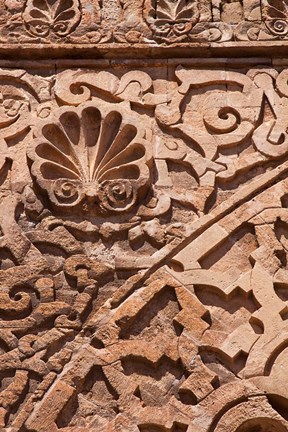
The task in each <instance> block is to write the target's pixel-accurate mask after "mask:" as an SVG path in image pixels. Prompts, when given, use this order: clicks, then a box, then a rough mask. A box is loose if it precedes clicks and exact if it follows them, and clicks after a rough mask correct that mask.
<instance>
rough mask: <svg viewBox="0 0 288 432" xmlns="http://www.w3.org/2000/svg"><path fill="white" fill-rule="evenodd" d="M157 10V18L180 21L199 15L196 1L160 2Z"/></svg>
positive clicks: (161, 0) (164, 0)
mask: <svg viewBox="0 0 288 432" xmlns="http://www.w3.org/2000/svg"><path fill="white" fill-rule="evenodd" d="M156 10H157V18H159V19H160V18H162V19H168V20H173V21H178V20H180V19H189V18H192V17H193V16H194V15H197V12H198V7H197V4H196V2H195V1H194V0H188V1H187V0H179V1H175V0H159V2H158V4H157V7H156Z"/></svg>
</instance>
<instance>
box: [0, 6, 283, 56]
mask: <svg viewBox="0 0 288 432" xmlns="http://www.w3.org/2000/svg"><path fill="white" fill-rule="evenodd" d="M1 7H2V9H3V10H2V12H1V17H2V18H1V22H0V40H1V43H2V44H4V46H3V49H4V48H5V47H6V48H7V49H13V46H14V45H17V44H19V43H21V44H22V45H23V46H24V47H27V49H28V48H29V47H30V49H31V48H33V47H34V48H35V49H36V51H37V47H38V48H39V44H40V45H42V44H44V46H49V47H51V48H57V47H63V49H65V50H66V51H67V49H68V46H70V47H71V46H74V47H77V46H78V47H82V46H84V47H90V48H94V49H95V48H96V47H97V48H98V49H99V50H100V52H101V53H103V52H104V51H103V50H104V48H105V46H106V47H107V46H109V50H110V51H109V53H108V54H107V52H106V53H105V55H110V56H111V57H113V55H115V56H116V55H117V52H118V51H119V50H120V51H121V47H123V49H124V48H125V47H130V48H131V49H132V48H133V47H137V49H140V50H142V52H143V55H144V56H145V55H147V48H148V47H149V49H151V48H165V47H166V48H167V47H169V46H171V47H172V48H173V47H174V46H175V44H177V46H178V48H179V49H180V48H181V46H183V47H186V48H187V47H188V48H189V47H192V48H193V47H194V48H195V47H197V49H201V47H202V48H203V52H204V51H205V49H206V50H207V48H209V47H210V48H211V49H217V47H219V48H224V49H225V48H228V47H230V48H233V47H234V46H235V44H236V46H237V44H238V45H239V46H241V47H242V46H243V45H244V46H245V47H246V49H253V47H254V48H255V47H259V49H260V47H261V46H262V45H263V43H265V44H266V45H267V44H268V47H270V46H271V47H275V46H278V45H279V42H281V43H283V44H284V45H285V43H286V42H285V41H286V39H287V37H288V36H287V35H288V25H287V23H288V11H287V2H286V0H277V1H276V2H274V1H270V0H263V1H260V0H235V1H234V0H233V1H231V0H225V1H219V0H201V1H200V0H145V1H142V0H135V1H131V0H111V1H107V0H102V1H99V0H93V1H92V2H88V1H87V0H41V1H36V0H20V1H14V0H6V1H5V3H4V4H3V6H1ZM227 44H228V45H227ZM280 46H281V45H280ZM113 47H114V48H115V50H114V51H113ZM34 48H33V49H34ZM117 50H118V51H117ZM145 50H146V51H145ZM55 52H56V51H55ZM121 52H122V51H121ZM140 52H141V51H140ZM140 52H139V51H138V55H140ZM163 52H165V51H163ZM258 52H259V51H258ZM98 53H99V52H98ZM145 53H146V54H145ZM38 54H40V53H38ZM56 54H57V53H56ZM56 54H55V55H56ZM82 55H83V53H82ZM84 55H85V54H84Z"/></svg>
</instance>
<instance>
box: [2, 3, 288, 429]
mask: <svg viewBox="0 0 288 432" xmlns="http://www.w3.org/2000/svg"><path fill="white" fill-rule="evenodd" d="M161 4H162V6H161V8H160V9H158V13H159V14H161V19H162V18H163V16H164V15H165V14H166V13H167V8H166V3H161ZM174 6H175V5H174ZM174 6H173V8H172V9H171V8H170V9H169V13H170V12H171V10H173V11H176V10H177V8H176V9H175V8H174ZM188 11H189V13H190V12H191V11H190V9H189V8H188V9H187V13H188ZM165 16H166V15H165ZM157 19H158V18H157ZM169 19H170V18H169ZM181 19H182V18H181ZM185 19H186V18H185ZM174 21H175V20H174ZM195 25H196V24H195ZM173 31H174V30H173ZM287 71H288V69H287V67H286V66H284V65H281V66H279V67H274V68H272V67H267V66H265V65H259V64H258V63H257V64H255V65H253V64H252V65H251V61H246V63H245V60H242V62H241V65H240V66H239V67H236V66H235V62H234V63H233V64H232V65H227V66H226V67H225V68H224V67H221V66H219V62H218V63H215V64H214V66H213V67H210V68H208V67H204V66H203V65H202V66H201V67H200V66H198V67H195V65H194V66H193V64H192V63H190V62H188V61H186V62H185V64H184V63H183V64H176V65H175V66H172V65H171V66H170V70H169V79H167V68H166V67H163V66H160V65H158V66H157V67H156V66H155V65H154V66H153V67H147V66H143V67H141V68H140V67H138V68H135V63H131V65H130V64H129V62H127V63H126V65H125V67H124V66H122V67H121V68H119V67H118V66H117V65H114V67H112V66H111V67H109V68H106V69H103V68H101V64H99V66H98V67H97V68H96V67H95V68H85V69H84V68H82V69H78V70H76V69H70V70H59V71H57V72H55V73H53V74H49V72H47V71H45V73H43V74H38V75H36V74H35V73H33V70H30V72H29V71H25V70H21V71H15V70H11V69H7V70H5V69H2V70H1V71H0V92H1V98H0V134H1V136H0V146H1V159H0V161H1V171H0V181H1V185H0V200H1V206H0V227H1V237H0V264H1V265H0V425H1V426H0V427H1V429H2V430H7V431H9V432H16V431H17V432H47V431H48V430H51V431H53V432H88V431H89V432H90V431H93V432H94V431H95V432H96V431H97V432H98V431H99V430H100V431H103V432H111V431H112V432H116V431H117V432H122V431H123V432H124V431H125V432H127V431H129V432H130V431H131V432H139V431H140V432H151V431H153V432H154V431H155V432H194V431H196V432H226V431H231V432H252V431H253V432H254V431H259V432H260V431H261V432H268V431H269V432H270V431H271V432H272V431H276V430H277V431H280V432H286V431H287V430H288V417H287V412H288V392H287V385H286V375H287V355H288V354H287V346H288V326H287V322H286V321H287V316H288V315H287V301H288V296H287V251H288V243H287V238H288V218H287V202H288V201H287V185H288V181H287V176H288V137H287V122H288V102H287V100H288V87H287V76H288V72H287Z"/></svg>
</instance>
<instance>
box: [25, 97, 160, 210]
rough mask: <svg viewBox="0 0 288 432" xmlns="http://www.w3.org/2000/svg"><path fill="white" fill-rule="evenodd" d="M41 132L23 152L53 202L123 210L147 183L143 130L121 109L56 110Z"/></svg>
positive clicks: (148, 158)
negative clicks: (27, 155) (30, 161)
mask: <svg viewBox="0 0 288 432" xmlns="http://www.w3.org/2000/svg"><path fill="white" fill-rule="evenodd" d="M40 130H41V134H40V137H39V138H38V139H37V140H36V141H35V142H34V143H33V144H32V146H31V148H30V150H29V152H28V154H29V157H30V158H31V159H32V160H33V161H34V163H33V165H32V174H33V175H34V176H35V177H36V178H37V181H38V183H39V185H40V186H41V187H42V188H43V189H46V190H47V192H48V195H49V198H50V200H51V201H52V202H53V203H54V204H56V205H57V206H62V207H63V206H75V205H77V204H79V203H80V202H82V201H83V200H84V198H85V200H86V202H87V201H90V203H91V204H92V207H93V208H94V207H97V204H98V210H100V211H103V210H104V209H105V211H107V210H111V211H124V210H127V209H129V208H131V207H132V206H133V205H134V204H135V203H136V200H137V196H138V194H141V193H142V192H143V191H144V190H146V189H147V187H148V186H149V183H150V171H149V166H148V165H149V161H150V159H151V157H150V156H149V153H150V152H149V143H148V142H147V141H146V140H145V139H144V135H145V131H144V130H143V129H141V127H139V126H138V125H137V126H136V125H135V124H134V123H133V122H131V119H129V118H127V116H126V115H125V114H124V113H123V112H122V111H121V109H119V108H113V109H110V107H109V109H108V110H105V109H104V110H100V109H99V107H98V106H93V105H86V106H85V107H82V108H81V107H80V108H78V109H73V108H71V109H70V110H69V111H67V109H61V110H60V111H59V113H58V115H56V119H55V120H54V121H46V122H44V124H43V126H42V128H40Z"/></svg>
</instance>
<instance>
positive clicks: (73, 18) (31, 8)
mask: <svg viewBox="0 0 288 432" xmlns="http://www.w3.org/2000/svg"><path fill="white" fill-rule="evenodd" d="M22 16H23V21H24V23H25V26H26V28H27V30H28V31H29V32H30V33H31V34H32V35H33V36H39V37H46V36H48V35H49V34H50V33H53V34H54V35H56V36H59V37H63V36H66V35H67V34H69V33H71V32H72V31H73V30H74V29H75V28H76V26H77V25H78V24H79V21H80V18H81V12H80V4H79V2H78V0H69V1H63V0H57V1H51V0H42V1H40V2H39V1H38V2H35V0H28V1H27V3H26V6H25V9H24V11H23V15H22Z"/></svg>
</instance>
